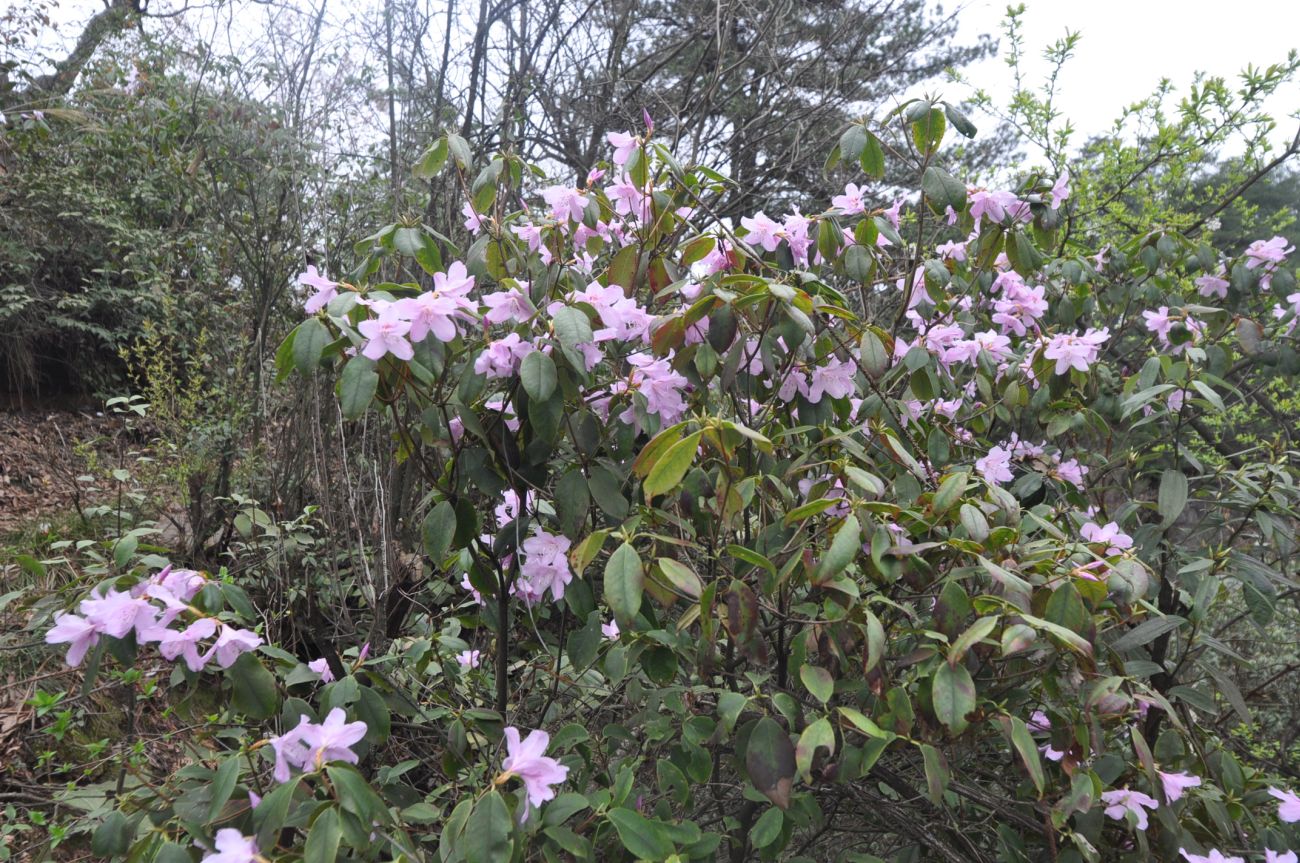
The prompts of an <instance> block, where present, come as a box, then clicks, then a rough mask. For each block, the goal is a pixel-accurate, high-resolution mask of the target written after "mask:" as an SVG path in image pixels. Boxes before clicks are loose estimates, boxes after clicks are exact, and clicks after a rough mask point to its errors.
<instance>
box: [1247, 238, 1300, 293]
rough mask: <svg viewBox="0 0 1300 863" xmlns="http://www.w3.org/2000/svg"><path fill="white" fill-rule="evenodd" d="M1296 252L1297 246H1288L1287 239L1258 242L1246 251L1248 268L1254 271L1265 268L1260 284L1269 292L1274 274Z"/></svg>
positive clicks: (1261, 271) (1262, 271)
mask: <svg viewBox="0 0 1300 863" xmlns="http://www.w3.org/2000/svg"><path fill="white" fill-rule="evenodd" d="M1294 251H1295V246H1288V245H1287V244H1286V238H1285V237H1274V238H1273V239H1271V240H1267V241H1265V240H1256V241H1255V242H1253V243H1251V244H1250V247H1249V248H1247V249H1246V258H1247V261H1246V268H1247V269H1250V270H1253V269H1255V268H1256V267H1263V269H1262V270H1260V273H1261V275H1260V278H1259V284H1260V287H1262V288H1263V289H1264V290H1268V288H1269V286H1270V285H1271V284H1272V282H1273V273H1275V272H1277V268H1278V266H1279V265H1281V263H1282V262H1283V261H1285V260H1286V256H1287V255H1289V254H1291V253H1292V252H1294Z"/></svg>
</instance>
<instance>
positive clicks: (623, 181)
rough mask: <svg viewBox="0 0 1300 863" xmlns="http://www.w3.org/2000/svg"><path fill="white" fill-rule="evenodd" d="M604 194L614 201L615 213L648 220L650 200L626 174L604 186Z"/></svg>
mask: <svg viewBox="0 0 1300 863" xmlns="http://www.w3.org/2000/svg"><path fill="white" fill-rule="evenodd" d="M605 194H607V195H609V199H610V200H611V201H613V202H614V212H615V213H618V214H619V215H620V216H629V217H631V216H635V217H636V218H638V219H640V220H641V221H643V222H644V221H649V219H650V203H651V200H650V198H649V196H647V195H646V193H645V192H643V191H642V190H641V189H639V188H637V185H636V183H633V182H632V179H631V178H630V177H628V176H627V175H626V174H624V175H623V176H621V177H619V178H618V179H617V180H616V181H615V182H613V183H610V184H609V185H608V186H606V187H605Z"/></svg>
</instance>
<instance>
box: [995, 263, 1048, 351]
mask: <svg viewBox="0 0 1300 863" xmlns="http://www.w3.org/2000/svg"><path fill="white" fill-rule="evenodd" d="M1000 279H1001V277H999V280H1000ZM994 284H995V285H996V284H997V283H996V282H995V283H994ZM1044 292H1045V289H1044V288H1043V287H1042V286H1041V285H1039V286H1037V287H1033V288H1031V287H1028V286H1026V285H1025V284H1024V283H1023V282H1020V281H1018V280H1017V281H1014V282H1011V283H1010V284H1008V285H1007V287H1006V290H1005V291H1004V292H1003V295H1002V296H1001V297H999V298H998V299H997V300H995V301H994V303H993V310H994V315H993V323H995V324H998V325H999V326H1001V327H1002V332H1004V333H1006V332H1012V333H1015V334H1016V335H1018V336H1023V335H1025V333H1026V332H1027V331H1028V327H1031V326H1037V323H1038V319H1039V318H1041V317H1042V316H1043V315H1045V314H1047V300H1046V299H1045V297H1044Z"/></svg>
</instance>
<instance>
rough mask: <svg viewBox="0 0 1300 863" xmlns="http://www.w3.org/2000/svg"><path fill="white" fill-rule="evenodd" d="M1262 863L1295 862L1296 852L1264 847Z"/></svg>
mask: <svg viewBox="0 0 1300 863" xmlns="http://www.w3.org/2000/svg"><path fill="white" fill-rule="evenodd" d="M1264 863H1297V859H1296V853H1295V852H1294V851H1286V852H1280V851H1273V850H1272V849H1269V848H1265V849H1264Z"/></svg>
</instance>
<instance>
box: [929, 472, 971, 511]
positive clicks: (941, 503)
mask: <svg viewBox="0 0 1300 863" xmlns="http://www.w3.org/2000/svg"><path fill="white" fill-rule="evenodd" d="M969 480H970V475H969V474H967V473H966V472H964V471H963V472H961V473H955V474H953V475H952V476H950V477H948V478H947V479H945V480H944V481H943V482H941V483H939V490H938V491H936V492H935V493H934V499H933V500H932V501H931V503H930V507H931V508H932V509H933V510H934V513H935V515H941V514H942V513H945V512H947V511H948V510H950V509H952V507H953V505H954V504H956V503H957V501H958V500H960V499H961V496H962V495H963V494H965V493H966V485H967V483H968V482H969Z"/></svg>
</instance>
